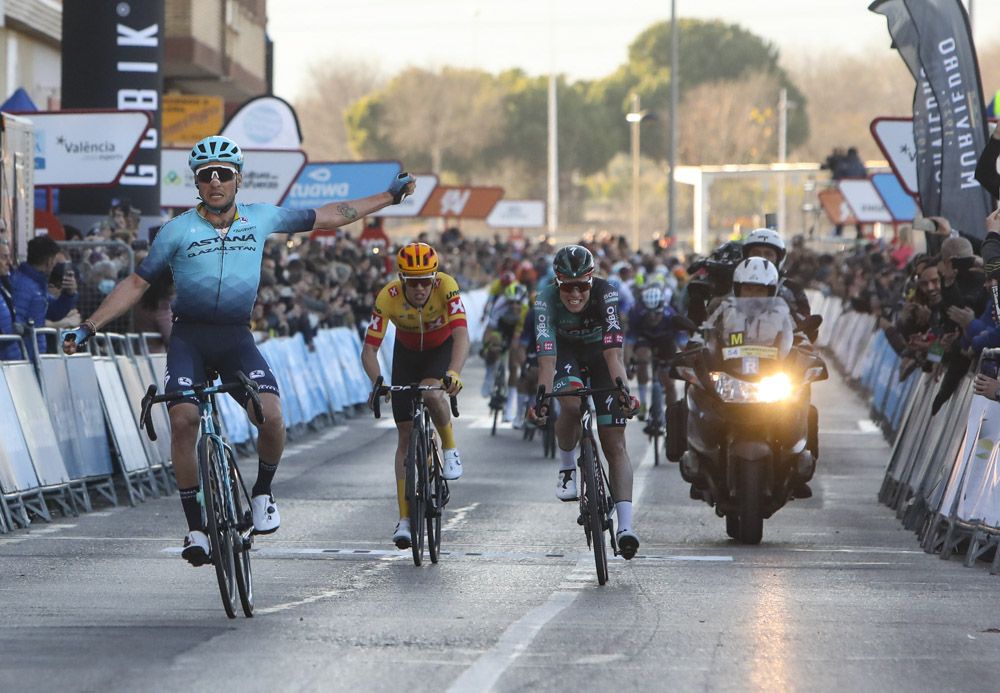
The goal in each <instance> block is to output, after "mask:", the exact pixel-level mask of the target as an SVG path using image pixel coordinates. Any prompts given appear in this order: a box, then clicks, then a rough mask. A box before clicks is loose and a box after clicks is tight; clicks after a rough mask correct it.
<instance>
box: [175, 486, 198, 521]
mask: <svg viewBox="0 0 1000 693" xmlns="http://www.w3.org/2000/svg"><path fill="white" fill-rule="evenodd" d="M178 490H179V491H180V494H181V507H182V508H184V518H185V519H186V520H187V525H188V531H189V532H193V531H195V530H198V531H199V532H202V531H204V527H202V524H201V503H199V502H198V487H197V486H192V487H191V488H182V489H178Z"/></svg>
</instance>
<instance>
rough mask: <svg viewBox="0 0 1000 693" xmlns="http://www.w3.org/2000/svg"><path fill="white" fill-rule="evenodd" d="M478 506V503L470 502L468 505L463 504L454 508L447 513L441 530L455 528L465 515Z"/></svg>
mask: <svg viewBox="0 0 1000 693" xmlns="http://www.w3.org/2000/svg"><path fill="white" fill-rule="evenodd" d="M478 507H479V503H470V504H469V505H463V506H462V507H461V508H456V509H455V512H452V513H448V514H447V515H446V517H447V518H448V521H447V522H445V523H444V527H442V528H441V529H442V531H447V530H450V529H455V527H457V526H458V525H460V524H462V523H463V522H465V516H466V515H468V514H469V513H471V512H472V511H473V510H475V509H476V508H478Z"/></svg>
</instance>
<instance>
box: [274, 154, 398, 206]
mask: <svg viewBox="0 0 1000 693" xmlns="http://www.w3.org/2000/svg"><path fill="white" fill-rule="evenodd" d="M401 170H402V169H401V166H400V163H399V162H398V161H345V162H312V163H309V164H307V165H306V166H305V167H304V168H303V169H302V171H301V172H300V173H299V175H298V177H297V178H296V179H295V182H294V183H292V188H291V190H289V191H288V194H287V195H286V196H285V198H284V200H283V201H282V203H281V204H282V206H284V207H289V208H291V209H313V208H315V207H320V206H322V205H325V204H329V203H331V202H343V201H345V200H356V199H357V198H359V197H367V196H369V195H375V194H377V193H380V192H385V191H386V190H388V189H389V184H390V183H391V182H392V179H393V178H394V177H395V176H396V174H398V173H399V172H400V171H401Z"/></svg>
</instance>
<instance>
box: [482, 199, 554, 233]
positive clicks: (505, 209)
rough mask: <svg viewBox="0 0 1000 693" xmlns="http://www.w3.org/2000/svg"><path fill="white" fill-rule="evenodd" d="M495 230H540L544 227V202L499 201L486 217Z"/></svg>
mask: <svg viewBox="0 0 1000 693" xmlns="http://www.w3.org/2000/svg"><path fill="white" fill-rule="evenodd" d="M486 225H487V226H491V227H493V228H495V229H540V228H542V227H543V226H545V201H544V200H500V201H499V202H497V204H496V206H495V207H494V208H493V211H492V212H490V215H489V216H488V217H486Z"/></svg>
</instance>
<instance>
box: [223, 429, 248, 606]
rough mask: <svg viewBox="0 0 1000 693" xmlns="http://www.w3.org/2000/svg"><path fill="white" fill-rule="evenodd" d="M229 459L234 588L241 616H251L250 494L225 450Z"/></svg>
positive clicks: (231, 454)
mask: <svg viewBox="0 0 1000 693" xmlns="http://www.w3.org/2000/svg"><path fill="white" fill-rule="evenodd" d="M226 457H227V458H228V459H229V472H230V487H231V488H232V490H233V509H234V511H235V513H234V517H235V520H236V523H235V526H234V527H233V529H232V536H233V549H234V560H235V563H236V587H237V589H238V591H239V593H240V605H241V606H242V607H243V615H244V616H246V617H247V618H250V617H252V616H253V571H252V570H251V569H250V547H251V546H253V512H252V511H251V510H250V494H249V493H247V488H246V486H244V484H243V477H242V475H241V474H240V469H239V467H237V466H236V460H235V459H234V456H233V453H232V450H230V449H229V448H226Z"/></svg>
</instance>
